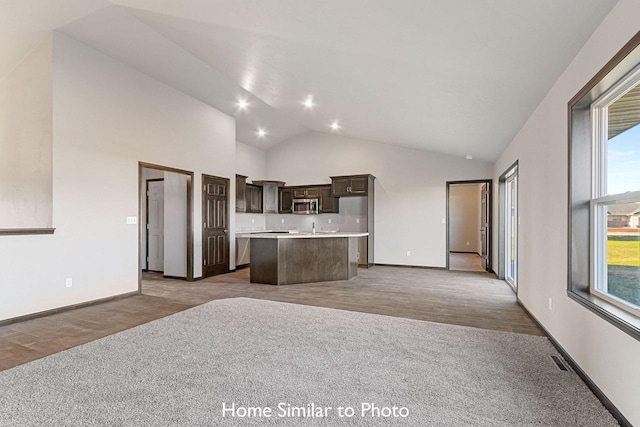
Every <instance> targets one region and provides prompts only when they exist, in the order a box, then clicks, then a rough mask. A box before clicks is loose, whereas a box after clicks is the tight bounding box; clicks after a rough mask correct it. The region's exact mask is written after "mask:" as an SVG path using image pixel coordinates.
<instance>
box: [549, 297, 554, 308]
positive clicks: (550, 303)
mask: <svg viewBox="0 0 640 427" xmlns="http://www.w3.org/2000/svg"><path fill="white" fill-rule="evenodd" d="M551 310H553V300H552V299H551V297H549V311H551Z"/></svg>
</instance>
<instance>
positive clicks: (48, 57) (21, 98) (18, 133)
mask: <svg viewBox="0 0 640 427" xmlns="http://www.w3.org/2000/svg"><path fill="white" fill-rule="evenodd" d="M51 76H52V38H51V36H50V35H49V36H47V37H46V38H45V39H44V40H43V41H41V42H40V43H39V44H38V45H37V46H36V47H35V48H34V49H33V50H32V51H31V52H30V53H29V54H28V55H27V56H26V57H25V58H24V59H23V60H22V62H20V64H18V66H17V67H16V68H15V69H14V70H13V71H12V72H11V73H9V74H8V75H7V76H6V77H5V78H4V79H2V80H0V153H1V155H0V228H50V227H51V223H52V217H51V216H52V207H51V194H52V188H51V169H52V159H51V144H52V134H51V133H52V122H51V121H52V118H51V116H52V112H51V111H52V99H51V97H52V83H51Z"/></svg>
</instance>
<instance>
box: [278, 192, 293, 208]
mask: <svg viewBox="0 0 640 427" xmlns="http://www.w3.org/2000/svg"><path fill="white" fill-rule="evenodd" d="M292 204H293V190H292V189H291V188H283V189H282V190H280V209H279V213H281V214H282V213H293V210H292V209H291V207H292V206H291V205H292Z"/></svg>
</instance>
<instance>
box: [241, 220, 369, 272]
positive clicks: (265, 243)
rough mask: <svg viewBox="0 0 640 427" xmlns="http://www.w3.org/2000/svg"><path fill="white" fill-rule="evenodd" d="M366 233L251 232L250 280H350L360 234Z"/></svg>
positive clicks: (356, 268)
mask: <svg viewBox="0 0 640 427" xmlns="http://www.w3.org/2000/svg"><path fill="white" fill-rule="evenodd" d="M367 235H368V233H345V232H342V233H339V232H338V233H316V234H313V233H294V234H289V233H255V234H251V235H250V239H251V243H250V244H251V272H250V278H251V282H252V283H264V284H269V285H290V284H294V283H312V282H329V281H335V280H349V279H351V278H353V277H355V276H357V275H358V238H359V237H364V236H367Z"/></svg>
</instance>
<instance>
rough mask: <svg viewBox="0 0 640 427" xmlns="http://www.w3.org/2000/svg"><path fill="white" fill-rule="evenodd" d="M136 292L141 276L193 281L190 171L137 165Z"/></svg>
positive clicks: (151, 165)
mask: <svg viewBox="0 0 640 427" xmlns="http://www.w3.org/2000/svg"><path fill="white" fill-rule="evenodd" d="M138 189H139V196H138V200H139V203H138V205H139V208H138V218H139V219H140V220H139V221H138V224H139V241H138V254H139V259H138V291H139V292H142V274H143V273H145V274H147V275H149V274H151V275H156V276H159V277H172V278H179V279H184V280H188V281H192V280H193V172H190V171H185V170H181V169H176V168H171V167H167V166H161V165H154V164H150V163H143V162H139V163H138Z"/></svg>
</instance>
